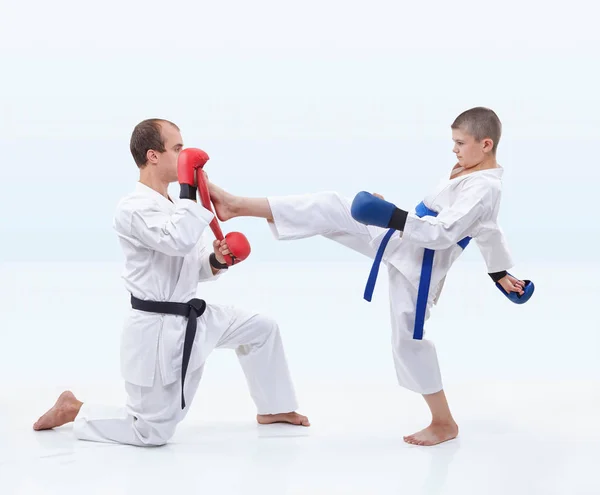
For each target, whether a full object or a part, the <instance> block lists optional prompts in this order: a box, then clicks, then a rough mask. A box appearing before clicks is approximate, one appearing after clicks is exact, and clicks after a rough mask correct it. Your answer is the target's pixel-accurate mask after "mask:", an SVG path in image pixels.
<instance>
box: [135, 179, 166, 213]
mask: <svg viewBox="0 0 600 495" xmlns="http://www.w3.org/2000/svg"><path fill="white" fill-rule="evenodd" d="M135 191H136V192H138V193H141V194H143V195H144V196H148V197H150V198H154V199H156V200H157V201H158V202H159V203H160V204H161V205H162V206H165V207H167V208H173V206H175V204H174V202H173V199H172V198H171V197H170V196H169V198H170V200H169V199H167V198H165V197H164V196H163V195H162V194H160V193H159V192H158V191H155V190H154V189H152V188H151V187H148V186H147V185H146V184H142V183H141V182H139V181H138V182H136V184H135Z"/></svg>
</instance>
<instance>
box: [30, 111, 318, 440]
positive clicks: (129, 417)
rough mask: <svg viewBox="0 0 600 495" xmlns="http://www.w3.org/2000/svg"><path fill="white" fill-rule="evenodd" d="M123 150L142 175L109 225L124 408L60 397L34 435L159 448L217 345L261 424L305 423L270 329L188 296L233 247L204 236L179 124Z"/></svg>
mask: <svg viewBox="0 0 600 495" xmlns="http://www.w3.org/2000/svg"><path fill="white" fill-rule="evenodd" d="M130 146H131V153H132V155H133V157H134V160H135V162H136V164H137V165H138V167H139V169H140V179H139V181H138V182H137V184H136V186H135V190H134V191H133V192H131V193H130V194H129V195H127V196H126V197H125V198H123V200H122V201H120V202H119V205H118V208H117V211H116V214H115V219H114V227H115V230H116V232H117V235H118V237H119V241H120V243H121V247H122V248H123V252H124V255H125V271H124V273H123V279H124V281H125V286H126V289H127V290H128V291H129V292H130V293H131V303H132V309H131V311H130V314H129V317H128V318H127V321H126V323H125V326H124V328H123V333H122V341H121V370H122V375H123V378H124V380H125V389H126V392H127V404H126V407H121V408H106V407H103V406H99V407H98V406H95V405H94V404H89V403H87V402H86V403H82V402H81V401H79V400H78V399H76V398H75V396H74V395H73V393H71V392H70V391H65V392H63V393H62V394H61V395H60V397H59V398H58V400H57V402H56V404H55V405H54V407H52V408H51V409H50V410H49V411H48V412H47V413H45V414H44V415H43V416H42V417H40V418H39V420H38V421H37V422H36V423H35V424H34V426H33V427H34V429H35V430H46V429H50V428H55V427H57V426H61V425H63V424H65V423H69V422H71V421H74V426H73V431H74V433H75V435H76V437H77V438H79V439H82V440H91V441H97V442H116V443H123V444H130V445H137V446H152V445H163V444H165V443H167V442H168V441H169V439H170V438H171V437H172V435H173V434H174V432H175V429H176V427H177V425H178V424H179V423H180V422H181V421H182V420H183V419H184V418H185V416H186V415H187V412H188V411H189V407H190V405H191V403H192V401H193V399H194V395H195V393H196V390H197V388H198V385H199V383H200V379H201V377H202V373H203V370H204V365H205V361H206V359H207V357H208V355H209V354H210V353H211V352H212V351H213V349H215V348H229V349H234V350H235V352H236V354H237V357H238V359H239V362H240V365H241V366H242V369H243V371H244V374H245V377H246V380H247V383H248V387H249V389H250V395H251V397H252V399H253V401H254V402H255V404H256V407H257V421H258V422H259V423H261V424H268V423H275V422H286V423H291V424H295V425H303V426H309V422H308V419H307V418H306V417H305V416H301V415H300V414H297V413H296V412H294V411H295V409H296V408H297V401H296V397H295V392H294V387H293V384H292V380H291V377H290V373H289V370H288V366H287V362H286V358H285V354H284V350H283V344H282V341H281V336H280V333H279V328H278V325H277V323H276V322H275V321H273V320H272V319H270V318H268V317H266V316H264V315H261V314H258V313H254V312H251V311H245V310H241V309H238V308H235V307H233V306H229V305H217V304H211V303H210V302H208V303H206V302H205V301H203V300H201V299H198V298H196V292H197V290H198V283H199V282H204V281H212V280H216V279H217V278H218V277H220V276H221V275H222V274H223V273H225V272H226V271H227V269H228V265H227V264H226V262H225V256H228V255H231V254H232V251H233V247H230V246H228V243H227V241H226V240H223V241H216V240H215V241H214V242H213V246H210V242H207V241H206V240H205V239H203V233H204V231H205V230H206V227H208V226H209V224H210V222H211V220H212V219H213V218H214V214H213V213H212V212H211V211H209V210H208V209H206V208H204V207H203V206H202V205H201V204H198V203H197V201H196V194H197V184H195V177H196V175H195V173H196V172H197V173H198V174H200V173H203V172H202V171H201V170H198V167H199V163H198V158H197V156H196V155H198V154H202V153H203V152H202V151H201V150H195V149H187V150H183V141H182V138H181V134H180V132H179V128H178V127H177V126H176V125H175V124H173V123H172V122H168V121H165V120H161V119H150V120H146V121H143V122H141V123H139V124H138V125H137V126H136V127H135V129H134V131H133V133H132V136H131V145H130ZM206 158H208V157H207V156H206ZM202 165H204V162H202ZM177 181H179V183H180V184H181V194H180V198H179V200H173V198H171V197H170V196H169V194H168V191H167V188H168V185H169V184H170V183H172V182H177ZM189 182H192V183H189ZM211 247H212V249H211ZM230 249H231V250H230Z"/></svg>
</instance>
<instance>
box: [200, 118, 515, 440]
mask: <svg viewBox="0 0 600 495" xmlns="http://www.w3.org/2000/svg"><path fill="white" fill-rule="evenodd" d="M451 128H452V138H453V141H454V143H455V144H454V149H453V151H454V153H455V154H456V157H457V159H458V163H457V164H456V166H455V167H454V168H453V170H452V172H451V174H450V178H449V179H446V180H444V181H442V183H441V184H440V185H439V186H438V187H437V188H436V189H434V190H433V191H431V193H430V194H428V195H427V196H426V197H425V198H424V200H423V203H422V204H421V205H419V207H417V209H416V210H415V211H414V212H408V211H404V210H400V209H399V208H396V207H395V206H394V205H392V204H391V203H388V202H386V201H384V200H383V198H382V197H381V196H379V195H370V194H368V193H359V194H362V196H360V197H359V195H357V197H356V198H355V200H354V202H353V201H352V200H351V199H346V198H343V197H341V196H340V195H339V194H337V193H335V192H321V193H316V194H305V195H292V196H287V197H267V198H244V197H239V196H234V195H232V194H230V193H228V192H226V191H224V190H223V189H221V188H219V187H217V186H216V185H214V184H210V183H209V189H210V193H211V198H212V200H213V203H214V205H215V209H216V213H217V216H218V218H219V219H221V220H223V221H226V220H228V219H230V218H233V217H236V216H253V217H259V218H265V219H267V221H268V222H269V226H270V228H271V230H272V232H273V234H274V236H275V237H276V238H277V239H280V240H290V239H302V238H306V237H311V236H315V235H321V236H323V237H325V238H328V239H331V240H334V241H336V242H338V243H341V244H343V245H345V246H347V247H349V248H351V249H353V250H356V251H358V252H360V253H362V254H365V255H366V256H369V257H371V258H374V259H377V257H378V256H377V255H378V249H379V248H380V246H382V241H383V244H385V243H387V247H386V248H385V250H384V251H383V256H382V262H383V263H384V264H385V265H386V266H387V271H388V277H389V293H390V294H389V297H390V306H391V324H392V347H393V357H394V364H395V368H396V374H397V377H398V382H399V384H400V385H401V386H403V387H405V388H407V389H409V390H412V391H414V392H417V393H419V394H422V395H423V397H424V398H425V400H426V402H427V404H428V406H429V408H430V410H431V414H432V421H431V424H430V425H429V426H428V427H427V428H425V429H424V430H422V431H420V432H418V433H415V434H413V435H409V436H406V437H404V439H405V441H406V442H409V443H412V444H417V445H435V444H438V443H440V442H444V441H447V440H450V439H453V438H455V437H456V436H457V435H458V426H457V424H456V422H455V421H454V418H453V417H452V414H451V412H450V409H449V406H448V402H447V400H446V397H445V394H444V390H443V387H442V379H441V375H440V369H439V364H438V358H437V354H436V350H435V346H434V344H433V342H431V341H429V340H427V339H424V338H423V323H424V321H426V320H427V318H428V317H429V310H430V308H431V305H432V304H434V303H435V302H436V301H437V298H438V297H439V294H440V291H441V289H442V285H443V281H444V278H445V276H446V274H447V273H448V270H449V269H450V267H451V265H452V264H453V263H454V261H455V260H456V259H457V258H458V257H459V256H460V254H461V253H462V251H463V249H464V248H465V247H466V244H465V243H468V241H469V240H470V238H473V239H474V240H475V243H476V244H477V246H478V247H479V249H480V251H481V253H482V255H483V258H484V260H485V263H486V265H487V269H488V272H489V274H490V276H491V277H492V279H493V280H494V281H497V282H499V284H500V285H501V286H502V287H503V288H504V289H505V290H506V291H507V293H510V292H513V293H516V294H518V295H519V297H520V295H522V294H523V293H524V292H523V291H524V288H525V284H524V282H522V281H520V280H517V279H516V278H514V277H512V276H511V275H509V274H508V273H507V272H506V270H508V269H509V268H511V267H512V266H513V262H512V259H511V257H510V254H509V252H508V248H507V246H506V243H505V241H504V237H503V234H502V231H501V229H500V227H499V225H498V222H497V218H498V211H499V208H500V197H501V186H502V183H501V178H502V173H503V169H502V168H501V167H500V166H499V165H498V163H497V162H496V150H497V147H498V142H499V139H500V135H501V123H500V120H499V119H498V117H497V116H496V114H495V113H494V112H493V111H491V110H489V109H487V108H481V107H478V108H473V109H471V110H467V111H466V112H463V113H462V114H461V115H460V116H459V117H457V118H456V120H455V121H454V123H453V124H452V126H451ZM364 195H367V196H368V197H367V202H368V203H369V202H371V200H373V201H375V202H381V204H368V205H367V206H366V210H365V209H364V208H362V206H364V205H361V204H360V203H361V201H363V200H364V199H365V197H364ZM381 205H383V208H384V209H385V208H387V210H386V212H384V213H387V214H384V215H383V216H382V215H381V214H380V213H379V212H378V211H375V210H377V208H379V207H380V206H381ZM361 208H362V209H361ZM369 208H370V209H371V210H369ZM373 208H374V209H375V210H373ZM436 215H437V216H436ZM370 216H371V217H373V218H374V219H375V221H374V222H371V221H370V220H369V218H370ZM355 217H356V218H358V219H359V220H360V221H357V219H356V218H355ZM380 218H383V220H382V221H379V222H378V220H379V219H380ZM426 248H427V249H426ZM427 252H429V254H430V255H431V253H433V252H435V256H432V258H430V262H431V266H430V269H431V270H430V275H429V276H430V282H429V283H430V287H431V290H429V286H428V285H426V286H425V289H424V291H423V292H424V294H425V295H424V297H422V298H421V297H419V294H420V292H421V291H422V289H423V288H422V285H423V284H422V271H423V269H424V259H425V256H424V255H425V253H427ZM379 254H380V255H381V252H380V253H379ZM376 263H377V261H376ZM371 289H372V287H371ZM418 304H421V313H422V314H420V315H419V311H417V305H418ZM419 318H420V319H421V321H419Z"/></svg>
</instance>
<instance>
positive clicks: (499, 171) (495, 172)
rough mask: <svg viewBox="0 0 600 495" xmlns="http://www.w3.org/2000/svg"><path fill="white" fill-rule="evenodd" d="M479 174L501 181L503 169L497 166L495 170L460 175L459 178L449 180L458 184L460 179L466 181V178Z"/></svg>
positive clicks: (488, 169) (489, 169)
mask: <svg viewBox="0 0 600 495" xmlns="http://www.w3.org/2000/svg"><path fill="white" fill-rule="evenodd" d="M481 174H486V175H493V176H495V177H498V178H499V179H501V178H502V175H504V168H503V167H501V166H500V165H498V166H497V167H495V168H487V169H484V170H478V171H477V172H471V173H470V174H467V175H461V176H460V177H454V178H453V179H450V180H456V181H457V182H460V181H461V180H462V179H466V178H467V177H470V176H472V175H481Z"/></svg>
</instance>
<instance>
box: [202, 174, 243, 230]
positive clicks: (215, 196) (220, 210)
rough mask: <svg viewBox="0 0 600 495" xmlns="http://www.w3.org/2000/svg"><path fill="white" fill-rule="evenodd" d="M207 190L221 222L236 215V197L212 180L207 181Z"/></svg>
mask: <svg viewBox="0 0 600 495" xmlns="http://www.w3.org/2000/svg"><path fill="white" fill-rule="evenodd" d="M208 192H209V194H210V199H211V200H212V202H213V205H214V207H215V213H216V215H217V218H218V219H219V220H221V222H226V221H227V220H229V219H231V218H233V217H235V216H237V211H236V201H235V200H236V197H235V196H234V195H233V194H231V193H228V192H227V191H225V190H224V189H222V188H220V187H219V186H216V185H215V184H213V183H212V182H208Z"/></svg>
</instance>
